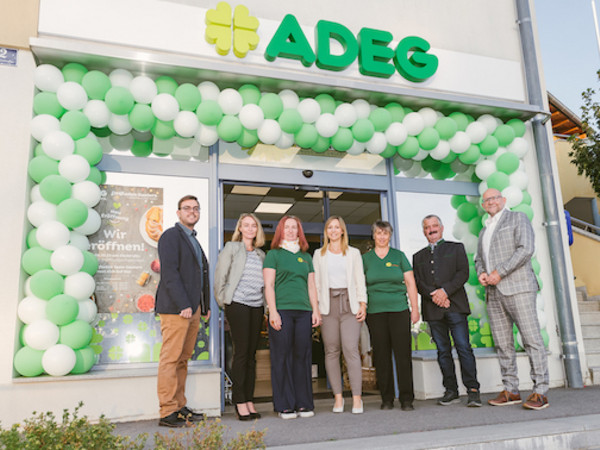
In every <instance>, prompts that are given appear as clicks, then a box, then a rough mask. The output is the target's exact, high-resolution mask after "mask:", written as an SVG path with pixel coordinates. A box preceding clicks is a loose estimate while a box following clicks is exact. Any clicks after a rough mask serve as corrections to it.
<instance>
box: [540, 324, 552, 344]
mask: <svg viewBox="0 0 600 450" xmlns="http://www.w3.org/2000/svg"><path fill="white" fill-rule="evenodd" d="M540 334H541V335H542V340H543V341H544V347H546V348H548V343H549V342H550V336H548V331H546V329H545V328H542V329H541V330H540Z"/></svg>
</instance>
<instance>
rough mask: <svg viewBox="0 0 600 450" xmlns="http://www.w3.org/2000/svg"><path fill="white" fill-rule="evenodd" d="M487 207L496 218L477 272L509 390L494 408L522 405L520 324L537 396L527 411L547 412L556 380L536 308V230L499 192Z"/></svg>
mask: <svg viewBox="0 0 600 450" xmlns="http://www.w3.org/2000/svg"><path fill="white" fill-rule="evenodd" d="M482 204H483V209H485V210H486V212H487V213H488V214H489V215H490V217H489V219H487V221H486V223H485V227H484V228H483V230H481V233H480V234H479V242H478V245H477V255H476V256H475V268H476V269H477V275H478V277H479V282H480V283H481V284H482V285H483V286H486V304H487V313H488V318H489V320H490V328H491V330H492V336H493V337H494V343H495V345H496V351H497V353H498V362H499V363H500V370H501V372H502V383H503V385H504V390H503V391H502V392H500V394H499V395H498V397H496V398H495V399H492V400H488V403H489V404H490V405H493V406H506V405H513V404H517V403H521V395H520V394H519V377H518V374H517V356H516V353H515V340H514V336H513V324H516V325H517V328H518V330H519V332H520V333H521V337H522V339H523V347H525V351H526V352H527V356H529V362H530V363H531V378H532V380H533V393H532V394H531V395H530V396H529V397H528V398H527V400H526V401H525V403H524V404H523V407H524V408H526V409H533V410H540V409H544V408H547V407H548V399H547V398H546V393H547V391H548V387H549V380H550V377H549V373H548V359H547V357H546V349H545V347H544V341H543V339H542V335H541V333H540V324H539V322H538V318H537V312H536V311H537V308H536V304H535V302H536V297H537V291H538V290H539V286H538V282H537V278H536V277H535V272H534V271H533V268H532V266H531V257H532V256H533V252H534V250H535V236H534V234H533V228H532V227H531V223H530V222H529V218H528V217H527V216H526V215H525V214H524V213H522V212H517V211H510V210H508V209H506V208H504V205H505V204H506V199H505V198H504V197H503V196H502V194H501V193H500V191H498V190H497V189H488V190H487V191H485V192H484V193H483V196H482Z"/></svg>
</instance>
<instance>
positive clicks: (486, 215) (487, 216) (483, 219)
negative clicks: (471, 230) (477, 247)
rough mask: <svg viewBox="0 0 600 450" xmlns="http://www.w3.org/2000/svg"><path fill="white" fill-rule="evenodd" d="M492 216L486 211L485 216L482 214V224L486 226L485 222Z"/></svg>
mask: <svg viewBox="0 0 600 450" xmlns="http://www.w3.org/2000/svg"><path fill="white" fill-rule="evenodd" d="M489 218H490V215H489V214H488V213H485V214H484V215H483V216H481V225H483V226H484V227H485V222H486V221H487V220H488V219H489Z"/></svg>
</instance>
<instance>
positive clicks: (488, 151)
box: [478, 135, 499, 156]
mask: <svg viewBox="0 0 600 450" xmlns="http://www.w3.org/2000/svg"><path fill="white" fill-rule="evenodd" d="M478 145H479V150H480V151H481V154H482V155H485V156H489V155H493V154H494V153H496V150H498V146H499V144H498V139H496V138H495V137H494V136H490V135H488V136H486V137H485V139H484V140H483V141H481V142H480V143H479V144H478Z"/></svg>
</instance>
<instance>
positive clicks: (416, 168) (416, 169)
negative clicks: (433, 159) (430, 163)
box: [404, 161, 423, 178]
mask: <svg viewBox="0 0 600 450" xmlns="http://www.w3.org/2000/svg"><path fill="white" fill-rule="evenodd" d="M422 170H423V168H422V167H421V163H420V162H418V161H414V162H413V165H412V167H411V168H410V169H408V170H405V171H404V175H406V176H407V177H409V178H415V177H418V176H419V174H420V173H421V171H422Z"/></svg>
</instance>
